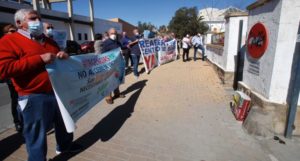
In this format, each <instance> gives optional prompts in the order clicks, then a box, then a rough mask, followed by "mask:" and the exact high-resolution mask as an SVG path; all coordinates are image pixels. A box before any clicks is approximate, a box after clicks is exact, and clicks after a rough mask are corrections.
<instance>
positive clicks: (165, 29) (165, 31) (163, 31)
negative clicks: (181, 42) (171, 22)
mask: <svg viewBox="0 0 300 161" xmlns="http://www.w3.org/2000/svg"><path fill="white" fill-rule="evenodd" d="M158 32H159V33H167V32H168V28H167V26H165V25H161V26H159V28H158Z"/></svg>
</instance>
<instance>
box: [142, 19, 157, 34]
mask: <svg viewBox="0 0 300 161" xmlns="http://www.w3.org/2000/svg"><path fill="white" fill-rule="evenodd" d="M153 29H156V27H155V26H154V25H153V24H151V23H150V22H148V23H146V22H141V21H139V22H138V30H139V32H140V33H143V32H144V30H149V31H152V30H153Z"/></svg>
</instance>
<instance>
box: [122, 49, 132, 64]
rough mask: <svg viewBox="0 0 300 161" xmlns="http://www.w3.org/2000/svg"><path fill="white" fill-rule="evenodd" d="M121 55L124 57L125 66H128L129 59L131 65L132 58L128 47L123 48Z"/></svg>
mask: <svg viewBox="0 0 300 161" xmlns="http://www.w3.org/2000/svg"><path fill="white" fill-rule="evenodd" d="M123 56H124V59H125V67H126V68H127V67H128V66H129V60H130V66H133V60H132V57H131V54H130V50H129V49H125V50H123Z"/></svg>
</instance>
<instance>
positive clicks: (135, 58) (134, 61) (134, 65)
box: [131, 54, 141, 77]
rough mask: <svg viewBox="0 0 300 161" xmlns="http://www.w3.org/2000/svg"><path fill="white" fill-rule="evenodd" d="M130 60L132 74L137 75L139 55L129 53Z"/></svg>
mask: <svg viewBox="0 0 300 161" xmlns="http://www.w3.org/2000/svg"><path fill="white" fill-rule="evenodd" d="M131 57H132V60H133V74H134V75H135V76H137V77H138V76H139V75H140V74H139V71H138V67H139V62H140V57H141V56H140V55H137V54H131Z"/></svg>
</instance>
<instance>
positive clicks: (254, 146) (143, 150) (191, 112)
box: [0, 60, 300, 161]
mask: <svg viewBox="0 0 300 161" xmlns="http://www.w3.org/2000/svg"><path fill="white" fill-rule="evenodd" d="M141 67H142V65H141V66H140V68H141ZM121 91H124V93H125V94H126V98H125V99H117V100H115V103H114V104H113V105H107V104H106V103H105V102H104V101H102V102H100V103H99V104H97V106H96V107H95V108H93V109H92V110H91V111H90V112H89V113H88V114H87V115H85V116H84V117H83V118H81V119H80V120H79V122H78V124H77V125H78V129H77V131H76V132H75V140H76V142H77V143H81V144H82V145H84V150H83V151H82V152H80V153H78V154H68V155H61V156H56V157H55V154H54V153H55V139H54V135H53V134H50V135H49V138H48V141H49V142H48V157H49V158H53V160H58V161H64V160H73V161H242V160H245V161H277V160H278V161H279V160H281V161H287V160H294V159H296V160H299V158H300V153H299V149H300V148H299V147H300V146H299V142H297V140H291V141H287V144H286V145H283V144H279V143H276V142H275V141H273V140H272V138H270V139H262V140H260V139H257V138H254V137H252V136H249V135H248V134H246V133H245V132H244V131H243V129H242V126H241V123H240V122H237V121H236V120H235V119H234V117H233V115H232V113H231V111H230V108H229V101H230V98H231V95H230V92H231V90H230V89H225V88H224V87H223V86H222V84H221V82H220V81H219V79H218V78H217V75H216V73H215V72H214V70H213V68H212V67H211V66H210V65H209V64H208V63H207V62H202V61H200V60H198V61H196V62H194V61H190V62H186V63H183V62H182V61H181V60H178V61H176V62H172V63H169V64H166V65H163V66H160V67H159V68H156V69H154V70H153V71H152V72H151V73H150V74H149V75H147V74H145V73H143V74H142V75H141V77H140V78H139V80H136V79H134V77H133V75H132V74H129V75H128V76H127V77H126V83H125V84H124V85H122V86H121ZM20 138H21V137H20V136H18V135H17V134H15V132H14V130H13V129H10V130H8V131H6V132H4V133H2V134H1V135H0V140H1V141H0V148H1V157H0V160H2V159H4V158H5V159H4V160H7V161H18V160H26V157H27V154H26V149H25V146H24V144H22V141H21V140H20ZM297 158H298V159H297Z"/></svg>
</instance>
